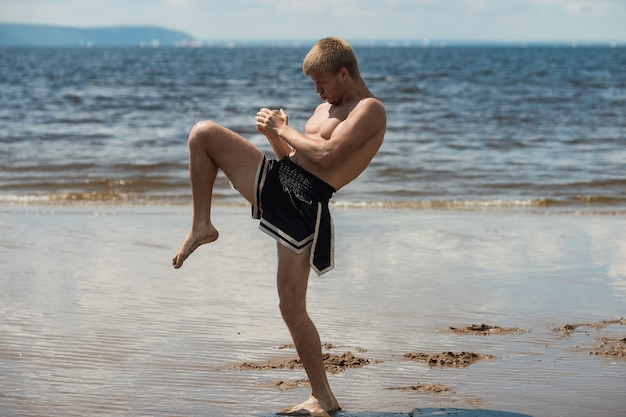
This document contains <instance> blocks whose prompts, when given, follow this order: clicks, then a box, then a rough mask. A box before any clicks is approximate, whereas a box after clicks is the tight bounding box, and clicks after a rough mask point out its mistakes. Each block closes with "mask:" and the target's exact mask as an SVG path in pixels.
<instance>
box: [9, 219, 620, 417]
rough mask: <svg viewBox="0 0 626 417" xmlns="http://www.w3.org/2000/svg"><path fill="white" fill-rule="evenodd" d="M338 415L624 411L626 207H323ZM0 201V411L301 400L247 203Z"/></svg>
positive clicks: (507, 416)
mask: <svg viewBox="0 0 626 417" xmlns="http://www.w3.org/2000/svg"><path fill="white" fill-rule="evenodd" d="M333 216H334V219H335V230H336V242H335V247H336V249H335V250H336V269H335V270H334V271H332V272H330V273H328V274H326V275H324V276H323V277H321V278H318V277H316V276H314V274H312V275H311V285H310V291H309V309H310V313H311V315H312V317H313V319H314V321H315V322H316V324H317V326H318V329H319V331H320V334H321V338H322V341H323V342H324V346H323V348H324V353H325V354H326V360H327V366H328V369H329V372H330V373H329V375H330V376H329V378H330V382H331V385H332V386H333V388H334V390H335V392H336V394H337V396H338V399H339V401H340V404H341V406H342V408H343V409H344V411H342V412H340V413H338V414H337V415H338V416H340V417H395V416H401V415H402V416H408V415H413V416H435V415H457V416H461V417H469V416H493V417H497V416H499V417H521V416H535V417H539V416H571V417H575V416H589V415H601V416H609V417H612V416H615V417H617V416H622V415H623V410H624V408H625V407H626V400H625V399H624V398H626V397H625V396H624V393H625V391H624V386H626V358H625V356H624V346H625V345H626V340H624V339H625V338H626V323H625V321H624V320H623V319H622V318H621V317H624V316H626V233H624V232H625V231H626V218H624V217H623V216H610V215H575V214H533V213H530V212H528V213H493V212H490V213H482V212H445V211H422V210H376V209H341V208H334V209H333ZM189 221H190V209H189V208H188V207H113V206H106V207H44V206H40V207H17V206H4V207H0V265H1V269H2V271H1V272H0V285H1V288H2V291H1V292H0V312H1V314H0V335H1V336H0V415H2V416H7V417H9V416H42V415H46V416H51V417H53V416H85V415H90V416H97V415H102V416H128V415H133V416H148V415H149V416H270V415H273V413H274V412H276V411H279V410H281V409H283V408H284V407H285V406H288V405H293V404H297V403H299V402H301V401H302V400H304V399H305V397H306V396H307V395H308V383H307V381H306V375H305V374H304V372H303V371H302V369H301V367H300V366H299V364H298V360H297V355H296V354H295V351H294V350H293V347H292V346H291V345H290V343H291V341H290V339H289V334H288V332H287V330H286V328H285V326H284V324H283V323H282V321H281V319H280V314H279V312H278V308H277V303H278V298H277V295H276V291H275V287H274V274H275V251H276V249H275V244H274V242H273V240H271V239H270V238H268V237H267V236H265V235H264V234H263V233H261V232H259V231H258V230H257V226H258V223H257V222H256V221H253V220H250V216H249V209H248V208H247V207H216V209H215V211H214V221H215V223H216V226H217V227H218V229H219V230H220V233H221V234H220V239H219V240H218V241H217V242H215V243H213V244H211V245H207V246H205V247H201V248H200V249H198V251H197V252H196V253H195V254H194V255H192V257H191V258H190V259H189V260H188V261H187V262H186V264H185V265H184V266H183V268H182V269H181V270H177V271H176V270H174V269H173V268H172V267H171V264H170V262H171V257H172V255H173V254H174V252H175V250H176V248H177V247H178V245H179V244H180V242H181V241H182V239H183V238H184V236H185V234H186V232H187V228H188V225H189Z"/></svg>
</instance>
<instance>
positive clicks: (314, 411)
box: [276, 396, 341, 417]
mask: <svg viewBox="0 0 626 417" xmlns="http://www.w3.org/2000/svg"><path fill="white" fill-rule="evenodd" d="M339 410H341V408H340V407H339V404H338V403H337V400H335V399H334V398H333V399H332V401H330V402H329V404H328V407H323V406H322V405H321V404H320V402H319V401H318V399H317V398H315V397H313V396H311V397H310V398H309V399H308V400H306V401H305V402H303V403H302V404H300V405H296V406H295V407H293V408H288V409H286V410H284V411H281V412H280V413H276V414H277V415H279V416H317V417H330V416H331V415H332V414H333V413H335V412H336V411H339Z"/></svg>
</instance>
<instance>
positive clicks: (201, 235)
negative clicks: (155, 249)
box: [172, 223, 219, 269]
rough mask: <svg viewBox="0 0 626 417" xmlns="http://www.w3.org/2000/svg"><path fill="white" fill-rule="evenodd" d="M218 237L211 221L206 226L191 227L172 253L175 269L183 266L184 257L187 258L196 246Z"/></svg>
mask: <svg viewBox="0 0 626 417" xmlns="http://www.w3.org/2000/svg"><path fill="white" fill-rule="evenodd" d="M218 237H219V233H218V232H217V229H216V228H215V227H213V225H212V224H211V223H209V224H208V225H206V226H202V227H197V228H192V230H191V231H190V232H189V234H188V235H187V238H186V239H185V241H184V242H183V244H182V245H180V248H178V252H176V255H174V258H173V259H172V265H174V268H176V269H178V268H180V267H181V266H183V262H185V259H187V258H188V257H189V255H191V253H192V252H193V251H194V250H196V249H197V248H198V246H200V245H204V244H205V243H211V242H213V241H215V240H217V238H218Z"/></svg>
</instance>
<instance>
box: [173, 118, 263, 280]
mask: <svg viewBox="0 0 626 417" xmlns="http://www.w3.org/2000/svg"><path fill="white" fill-rule="evenodd" d="M188 145H189V178H190V180H191V194H192V198H193V218H192V222H191V230H190V231H189V233H188V234H187V237H186V238H185V240H184V241H183V244H182V245H181V246H180V248H179V249H178V251H177V252H176V255H174V258H173V259H172V264H173V265H174V268H180V267H181V266H182V265H183V262H184V261H185V259H187V257H188V256H189V255H190V254H191V253H192V252H193V251H194V250H196V248H198V246H200V245H202V244H205V243H210V242H213V241H214V240H216V239H217V238H218V236H219V233H218V232H217V229H216V228H215V227H214V226H213V224H212V223H211V202H212V197H213V184H214V183H215V178H216V177H217V171H218V169H222V170H223V171H224V173H225V174H226V176H227V177H228V179H229V180H230V181H231V182H232V183H233V185H234V186H235V188H236V189H237V190H238V191H239V192H240V193H241V195H243V196H244V197H245V198H246V199H247V200H248V201H249V202H252V198H253V191H252V190H253V187H254V184H253V183H254V176H255V174H256V168H257V166H258V163H259V161H260V159H261V157H262V153H261V151H259V150H258V149H257V148H256V147H255V146H254V145H252V144H251V143H250V142H248V141H247V140H246V139H244V138H243V137H241V136H239V135H238V134H236V133H235V132H233V131H231V130H228V129H226V128H224V127H222V126H220V125H218V124H217V123H214V122H211V121H204V122H198V123H196V125H195V126H194V127H193V129H192V130H191V133H190V134H189V140H188Z"/></svg>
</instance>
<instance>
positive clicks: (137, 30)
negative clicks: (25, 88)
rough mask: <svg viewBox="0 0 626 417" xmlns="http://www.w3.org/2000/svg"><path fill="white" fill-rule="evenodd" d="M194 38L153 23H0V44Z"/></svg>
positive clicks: (163, 42) (164, 42) (148, 42)
mask: <svg viewBox="0 0 626 417" xmlns="http://www.w3.org/2000/svg"><path fill="white" fill-rule="evenodd" d="M193 40H194V38H193V37H192V36H191V35H189V34H187V33H185V32H181V31H177V30H170V29H164V28H160V27H156V26H113V27H97V28H76V27H66V26H46V25H29V24H14V23H0V46H175V45H180V44H187V43H190V42H191V41H193Z"/></svg>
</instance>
